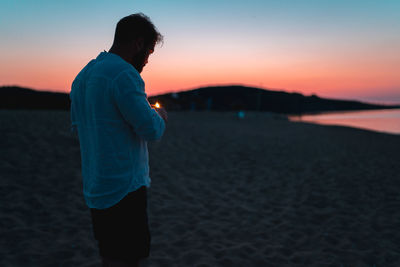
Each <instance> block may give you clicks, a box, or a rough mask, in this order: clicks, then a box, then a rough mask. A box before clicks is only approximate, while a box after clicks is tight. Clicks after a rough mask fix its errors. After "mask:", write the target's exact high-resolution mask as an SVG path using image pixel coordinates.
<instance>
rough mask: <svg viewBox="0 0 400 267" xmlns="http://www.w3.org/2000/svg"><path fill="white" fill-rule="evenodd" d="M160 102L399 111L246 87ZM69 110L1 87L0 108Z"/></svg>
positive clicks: (43, 95)
mask: <svg viewBox="0 0 400 267" xmlns="http://www.w3.org/2000/svg"><path fill="white" fill-rule="evenodd" d="M149 101H150V102H152V103H153V102H155V101H160V102H161V103H162V105H163V106H164V107H165V108H166V109H167V110H170V111H171V110H176V111H178V110H215V111H232V110H240V109H242V110H254V111H270V112H277V113H286V114H299V113H309V112H321V111H336V110H363V109H383V108H399V106H384V105H373V104H367V103H362V102H358V101H344V100H333V99H325V98H320V97H318V96H315V95H312V96H304V95H302V94H299V93H287V92H284V91H272V90H265V89H260V88H253V87H245V86H217V87H204V88H198V89H194V90H189V91H182V92H177V93H169V94H163V95H158V96H152V97H150V98H149ZM69 108H70V101H69V95H68V94H65V93H53V92H43V91H36V90H32V89H29V88H21V87H16V86H4V87H0V109H59V110H68V109H69Z"/></svg>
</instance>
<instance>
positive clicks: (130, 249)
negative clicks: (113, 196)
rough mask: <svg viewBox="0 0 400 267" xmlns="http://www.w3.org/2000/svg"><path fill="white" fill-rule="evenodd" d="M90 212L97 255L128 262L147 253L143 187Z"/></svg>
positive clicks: (145, 209) (145, 202)
mask: <svg viewBox="0 0 400 267" xmlns="http://www.w3.org/2000/svg"><path fill="white" fill-rule="evenodd" d="M90 212H91V215H92V223H93V232H94V237H95V238H96V239H97V241H98V245H99V251H100V256H102V257H105V258H108V259H113V260H120V261H124V262H128V263H130V262H136V261H138V260H140V259H143V258H147V257H148V256H149V252H150V231H149V225H148V218H147V189H146V187H144V186H143V187H141V188H139V189H138V190H136V191H134V192H131V193H129V194H128V195H126V196H125V197H124V198H123V199H122V200H121V201H120V202H118V203H117V204H116V205H114V206H112V207H110V208H107V209H102V210H100V209H90Z"/></svg>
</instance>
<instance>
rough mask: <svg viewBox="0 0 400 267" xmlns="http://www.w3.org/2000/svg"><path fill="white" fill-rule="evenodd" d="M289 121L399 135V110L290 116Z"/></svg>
mask: <svg viewBox="0 0 400 267" xmlns="http://www.w3.org/2000/svg"><path fill="white" fill-rule="evenodd" d="M289 119H290V120H291V121H303V122H311V123H318V124H327V125H343V126H350V127H354V128H361V129H367V130H373V131H377V132H385V133H392V134H400V109H383V110H365V111H346V112H327V113H319V114H313V115H302V116H290V117H289Z"/></svg>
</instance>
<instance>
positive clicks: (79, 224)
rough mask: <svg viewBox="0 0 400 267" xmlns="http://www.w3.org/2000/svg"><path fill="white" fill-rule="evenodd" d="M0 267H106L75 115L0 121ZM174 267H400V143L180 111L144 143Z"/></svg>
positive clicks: (8, 116)
mask: <svg viewBox="0 0 400 267" xmlns="http://www.w3.org/2000/svg"><path fill="white" fill-rule="evenodd" d="M0 149H1V153H0V157H1V158H0V159H1V160H0V177H1V179H0V225H1V227H0V236H1V238H0V266H49V267H50V266H66V267H68V266H75V267H77V266H83V267H89V266H93V267H94V266H100V260H99V257H98V251H97V244H96V241H95V239H94V237H93V233H92V227H91V219H90V212H89V209H88V208H87V207H86V205H85V203H84V200H83V195H82V181H81V172H80V151H79V143H78V139H77V137H76V136H74V135H72V134H71V133H70V131H69V112H65V111H15V110H1V111H0ZM149 153H150V165H151V178H152V185H151V188H150V190H149V216H150V226H151V232H152V250H151V256H150V258H149V259H148V260H147V262H146V263H145V264H144V265H145V266H150V267H165V266H166V267H168V266H178V267H184V266H185V267H186V266H194V267H206V266H216V267H218V266H227V267H231V266H243V267H251V266H267V267H268V266H272V267H274V266H278V267H279V266H337V267H341V266H343V267H344V266H357V267H362V266H370V267H373V266H375V267H380V266H385V267H396V266H400V230H399V229H400V228H399V226H400V193H399V192H400V164H399V160H400V135H391V134H382V133H375V132H371V131H365V130H358V129H352V128H347V127H338V126H321V125H313V124H307V123H297V122H296V123H295V122H289V121H287V120H285V119H283V118H282V117H281V116H275V115H271V114H268V113H265V114H264V113H247V116H246V118H245V119H244V120H238V119H237V118H236V117H235V114H234V113H216V112H182V113H178V112H173V113H169V123H168V126H167V131H166V133H165V136H164V138H163V139H162V140H161V141H159V142H155V143H151V144H149Z"/></svg>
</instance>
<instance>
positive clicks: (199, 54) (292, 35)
mask: <svg viewBox="0 0 400 267" xmlns="http://www.w3.org/2000/svg"><path fill="white" fill-rule="evenodd" d="M136 12H143V13H145V14H146V15H148V16H149V17H150V18H151V19H152V21H153V22H154V24H155V25H156V26H157V28H158V29H159V31H160V32H161V33H162V34H163V35H164V44H163V46H158V47H156V50H155V53H154V54H153V55H152V56H151V57H150V60H149V64H148V65H147V66H146V68H145V69H144V71H143V73H142V76H143V78H144V80H145V82H146V91H147V93H148V94H149V95H154V94H159V93H165V92H172V91H180V90H186V89H193V88H197V87H200V86H206V85H227V84H242V85H249V86H257V87H263V88H269V89H279V90H285V91H288V92H294V91H295V92H300V93H303V94H306V95H309V94H317V95H319V96H322V97H331V98H341V99H357V100H364V101H370V102H377V103H400V16H399V14H400V1H399V0H382V1H378V0H375V1H370V0H359V1H355V0H347V1H346V0H335V1H328V0H315V1H311V0H310V1H307V0H304V1H297V0H291V1H285V0H280V1H278V0H275V1H272V0H248V1H236V0H229V1H228V0H226V1H222V0H221V1H218V0H213V1H211V0H202V1H192V0H186V1H174V0H168V1H166V0H160V1H152V0H143V1H132V0H131V1H128V0H125V1H120V0H115V1H110V0H109V1H105V0H96V1H89V0H84V1H82V0H81V1H78V0H70V1H54V0H40V1H33V0H32V1H28V0H18V1H16V0H2V4H1V9H0V35H1V42H0V48H1V52H0V85H19V86H24V87H30V88H35V89H40V90H52V91H60V92H69V91H70V85H71V83H72V80H73V79H74V77H75V76H76V74H77V73H78V72H79V71H80V70H81V68H82V67H83V66H84V65H86V63H87V62H88V61H89V60H90V59H92V58H95V57H96V56H97V55H98V54H99V53H100V52H101V51H103V50H107V51H108V50H109V48H110V46H111V44H112V40H113V36H114V30H115V25H116V23H117V22H118V20H119V19H120V18H122V17H123V16H126V15H129V14H132V13H136Z"/></svg>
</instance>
